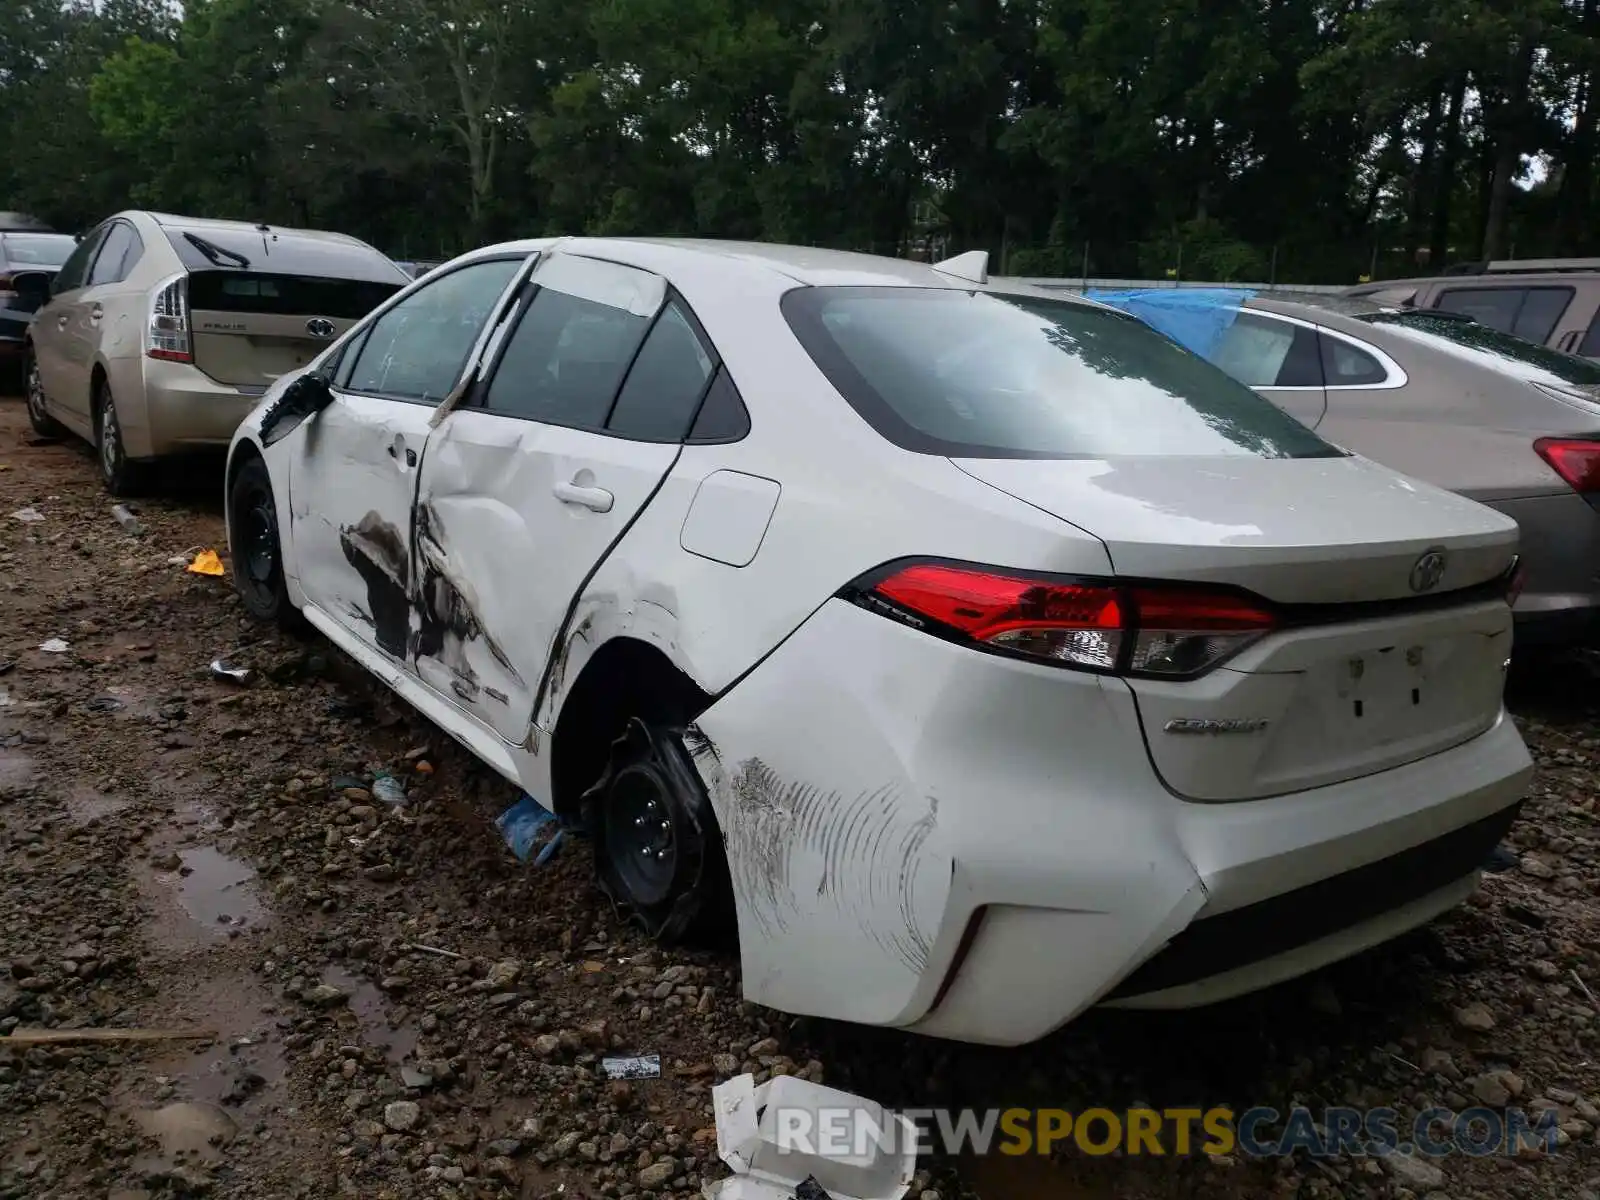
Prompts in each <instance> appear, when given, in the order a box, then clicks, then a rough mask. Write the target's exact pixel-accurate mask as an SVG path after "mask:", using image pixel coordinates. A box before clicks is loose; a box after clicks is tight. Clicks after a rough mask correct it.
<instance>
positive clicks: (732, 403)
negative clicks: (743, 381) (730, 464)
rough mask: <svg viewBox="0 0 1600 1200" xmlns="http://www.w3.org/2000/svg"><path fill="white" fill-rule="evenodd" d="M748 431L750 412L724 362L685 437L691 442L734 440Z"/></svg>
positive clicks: (718, 369)
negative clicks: (692, 426)
mask: <svg viewBox="0 0 1600 1200" xmlns="http://www.w3.org/2000/svg"><path fill="white" fill-rule="evenodd" d="M749 432H750V411H749V410H748V409H747V408H745V406H744V398H743V397H742V396H740V395H739V389H738V388H737V387H735V386H734V384H733V379H732V377H731V376H729V374H728V368H727V366H726V365H724V366H721V367H718V368H717V374H716V377H715V378H714V379H712V381H711V387H710V388H709V389H707V391H706V398H705V399H704V400H703V401H702V402H701V404H700V412H699V415H698V416H696V417H695V419H694V428H692V429H690V430H689V437H688V440H689V441H691V442H695V443H707V442H737V441H738V440H739V439H740V438H742V437H744V436H745V435H746V434H748V433H749Z"/></svg>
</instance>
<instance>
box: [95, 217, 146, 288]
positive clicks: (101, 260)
mask: <svg viewBox="0 0 1600 1200" xmlns="http://www.w3.org/2000/svg"><path fill="white" fill-rule="evenodd" d="M143 253H144V243H143V242H141V241H140V240H139V235H138V233H137V232H135V231H134V228H133V226H132V225H129V224H128V223H127V222H126V221H118V222H116V223H115V224H114V225H112V226H111V232H109V233H107V234H106V239H105V241H104V242H103V243H102V244H101V246H100V253H99V254H97V255H96V256H95V260H94V267H93V268H92V269H91V270H90V271H89V284H88V286H89V287H100V286H102V285H104V284H108V283H121V282H122V281H123V280H124V279H126V278H127V277H128V274H129V272H131V271H132V270H133V266H134V264H135V263H136V262H138V261H139V256H140V255H141V254H143Z"/></svg>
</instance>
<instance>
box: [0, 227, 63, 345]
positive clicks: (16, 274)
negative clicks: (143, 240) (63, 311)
mask: <svg viewBox="0 0 1600 1200" xmlns="http://www.w3.org/2000/svg"><path fill="white" fill-rule="evenodd" d="M6 216H7V214H4V213H0V365H3V364H6V363H20V362H21V361H22V357H23V350H24V348H25V346H26V344H27V330H28V325H29V324H30V323H31V322H32V321H33V314H34V313H35V312H37V311H38V310H39V305H40V304H41V303H42V302H43V300H44V299H45V297H46V296H47V295H48V293H49V286H50V280H51V278H53V277H54V275H55V273H56V271H57V270H58V269H59V268H60V266H61V264H62V263H64V262H66V261H67V257H68V256H69V255H70V254H71V253H72V251H73V248H74V247H75V246H76V245H77V244H78V243H77V239H76V238H74V237H72V236H71V235H70V234H65V233H52V232H41V231H39V230H37V229H26V230H16V229H8V228H7V227H6V225H7V222H6V221H5V217H6Z"/></svg>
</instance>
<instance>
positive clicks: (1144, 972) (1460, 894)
mask: <svg viewBox="0 0 1600 1200" xmlns="http://www.w3.org/2000/svg"><path fill="white" fill-rule="evenodd" d="M1520 807H1521V804H1520V802H1518V803H1516V804H1513V805H1511V806H1510V807H1509V808H1504V809H1501V810H1500V811H1499V812H1494V813H1490V814H1489V815H1488V816H1486V817H1480V818H1479V819H1478V820H1476V821H1473V822H1471V823H1470V824H1467V825H1463V826H1461V827H1460V828H1458V829H1452V830H1451V831H1450V832H1449V833H1446V834H1442V835H1440V836H1439V837H1436V838H1434V839H1432V840H1431V841H1426V842H1423V843H1421V844H1420V845H1417V846H1413V847H1411V848H1410V849H1408V850H1402V851H1400V852H1399V853H1398V854H1391V855H1390V856H1389V857H1388V858H1383V859H1379V860H1378V861H1377V862H1375V863H1368V864H1367V865H1366V866H1364V867H1357V868H1356V869H1355V870H1353V871H1345V872H1342V873H1341V874H1338V875H1332V876H1329V877H1328V878H1326V879H1319V880H1317V881H1316V882H1315V883H1311V884H1307V885H1306V886H1304V887H1300V888H1296V889H1295V890H1293V891H1291V892H1284V893H1282V894H1280V895H1277V896H1272V897H1269V898H1267V899H1265V900H1258V901H1257V902H1256V903H1254V904H1247V905H1245V906H1244V907H1243V908H1235V909H1231V910H1230V911H1228V912H1224V913H1220V914H1218V915H1217V916H1207V915H1206V914H1205V913H1204V912H1202V913H1201V916H1200V919H1199V920H1197V921H1195V922H1194V924H1192V925H1190V926H1189V927H1188V928H1187V929H1185V930H1184V931H1183V932H1182V933H1180V934H1179V935H1178V936H1177V937H1175V938H1173V939H1172V941H1171V942H1169V943H1167V946H1166V948H1165V949H1163V950H1161V951H1160V952H1159V953H1158V954H1156V955H1155V956H1154V957H1152V958H1149V959H1146V960H1145V962H1144V963H1143V964H1142V965H1141V966H1140V967H1139V968H1138V969H1137V970H1136V971H1134V972H1133V974H1131V975H1129V976H1128V977H1127V978H1126V979H1124V980H1123V981H1122V982H1121V983H1120V984H1119V985H1118V986H1117V987H1116V988H1115V989H1114V990H1113V991H1112V992H1111V993H1110V995H1109V997H1108V1000H1110V1001H1113V1002H1116V1001H1120V1002H1123V1003H1125V1004H1128V1005H1129V1006H1135V1005H1137V1006H1139V1007H1151V1008H1153V1007H1163V1008H1169V1007H1170V1008H1177V1007H1187V1006H1189V1005H1192V1004H1209V1003H1212V1002H1214V1001H1217V1000H1222V999H1226V998H1227V997H1229V996H1234V995H1239V994H1241V993H1243V992H1247V991H1252V990H1254V989H1255V988H1257V987H1263V986H1266V985H1267V984H1269V983H1275V982H1278V981H1279V980H1282V979H1287V978H1291V977H1292V976H1293V975H1298V974H1301V973H1303V972H1304V971H1307V970H1310V969H1312V968H1313V967H1316V966H1320V965H1322V964H1323V963H1326V962H1331V961H1333V960H1334V959H1336V958H1343V957H1345V956H1346V955H1348V954H1353V953H1355V952H1356V951H1358V950H1362V949H1365V948H1366V947H1367V946H1369V945H1375V944H1377V942H1379V941H1383V940H1386V939H1387V938H1390V937H1393V936H1395V935H1396V934H1398V933H1401V932H1403V931H1404V930H1405V929H1408V928H1411V927H1412V926H1414V925H1416V924H1420V923H1421V922H1423V921H1426V920H1428V919H1430V918H1431V917H1433V916H1435V915H1437V913H1439V912H1441V911H1443V910H1444V909H1445V908H1448V907H1450V906H1451V905H1452V904H1455V903H1457V902H1458V901H1459V900H1460V899H1462V898H1464V897H1465V896H1466V895H1467V894H1469V893H1470V892H1471V891H1472V890H1473V888H1474V887H1476V885H1477V881H1478V876H1479V872H1480V869H1481V868H1482V866H1483V862H1484V860H1485V859H1486V858H1488V856H1489V852H1490V851H1491V850H1493V849H1494V847H1495V846H1496V845H1497V844H1499V841H1500V839H1501V838H1502V837H1503V836H1505V833H1506V831H1507V830H1509V829H1510V828H1511V824H1512V821H1513V820H1514V819H1515V818H1516V815H1517V810H1518V809H1519V808H1520ZM1396 917H1399V918H1400V919H1399V920H1398V921H1396V920H1395V918H1396ZM1410 917H1414V918H1415V919H1414V920H1411V919H1407V918H1410ZM1386 918H1387V919H1386ZM1363 931H1371V932H1379V931H1381V932H1382V935H1383V936H1382V937H1377V938H1371V939H1369V938H1368V937H1366V936H1363ZM1291 965H1292V966H1293V968H1294V969H1293V970H1285V968H1287V967H1289V966H1291Z"/></svg>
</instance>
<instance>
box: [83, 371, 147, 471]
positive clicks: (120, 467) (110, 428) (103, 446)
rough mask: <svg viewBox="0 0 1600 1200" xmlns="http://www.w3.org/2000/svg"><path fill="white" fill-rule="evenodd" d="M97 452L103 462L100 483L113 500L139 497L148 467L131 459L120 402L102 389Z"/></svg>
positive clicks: (97, 407)
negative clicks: (123, 437)
mask: <svg viewBox="0 0 1600 1200" xmlns="http://www.w3.org/2000/svg"><path fill="white" fill-rule="evenodd" d="M94 425H95V439H94V440H95V449H96V452H97V457H98V458H99V460H100V480H101V482H102V483H104V484H105V485H106V491H108V492H110V493H111V494H112V495H113V496H133V495H136V494H138V492H140V491H141V490H142V489H143V487H144V484H145V482H146V467H145V464H143V463H136V462H133V461H131V460H130V459H129V458H128V451H127V447H126V445H125V444H124V442H123V440H122V422H121V421H120V420H119V419H118V417H117V402H116V400H115V399H114V398H113V397H112V395H111V389H110V388H109V387H107V386H106V385H105V384H103V383H102V384H101V385H100V395H99V399H98V403H96V404H95V411H94Z"/></svg>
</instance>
